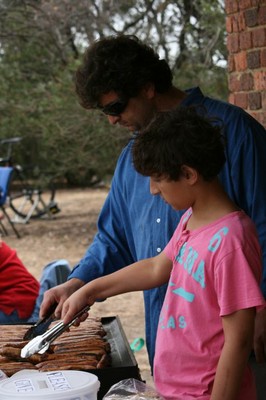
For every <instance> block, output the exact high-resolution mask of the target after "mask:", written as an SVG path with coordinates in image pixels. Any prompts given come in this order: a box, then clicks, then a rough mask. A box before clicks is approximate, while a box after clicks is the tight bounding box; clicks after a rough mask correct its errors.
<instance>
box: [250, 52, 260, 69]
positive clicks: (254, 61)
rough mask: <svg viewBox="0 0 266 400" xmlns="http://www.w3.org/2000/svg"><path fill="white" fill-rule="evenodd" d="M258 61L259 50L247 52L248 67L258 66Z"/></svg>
mask: <svg viewBox="0 0 266 400" xmlns="http://www.w3.org/2000/svg"><path fill="white" fill-rule="evenodd" d="M260 62H261V57H260V51H259V50H255V51H250V52H248V53H247V66H248V68H250V69H255V68H260Z"/></svg>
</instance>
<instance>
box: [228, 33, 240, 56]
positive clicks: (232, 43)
mask: <svg viewBox="0 0 266 400" xmlns="http://www.w3.org/2000/svg"><path fill="white" fill-rule="evenodd" d="M227 48H228V51H229V53H237V52H238V50H239V36H238V34H231V35H229V36H228V37H227Z"/></svg>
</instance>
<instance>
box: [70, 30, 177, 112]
mask: <svg viewBox="0 0 266 400" xmlns="http://www.w3.org/2000/svg"><path fill="white" fill-rule="evenodd" d="M172 79H173V76H172V72H171V70H170V67H169V66H168V64H167V63H166V61H165V60H160V59H159V56H158V54H156V53H155V52H154V51H153V49H152V48H151V47H149V46H147V45H146V44H144V43H142V42H141V41H140V40H139V39H138V38H137V37H135V36H131V35H119V36H109V37H106V38H103V39H100V40H98V41H96V42H94V43H93V44H92V45H91V46H90V47H89V48H88V49H87V51H86V52H85V54H84V58H83V63H82V65H81V66H80V67H79V68H78V70H77V71H76V79H75V85H76V93H77V94H78V96H79V100H80V103H81V105H82V106H83V107H85V108H88V109H89V108H94V107H97V105H98V103H99V99H100V96H101V95H103V94H105V93H108V92H110V91H115V92H116V93H117V94H118V95H119V96H121V97H128V98H129V97H134V96H136V95H137V94H138V93H139V92H140V90H141V89H142V88H143V86H144V85H145V84H147V83H153V84H154V85H155V88H156V90H157V92H159V93H163V92H165V91H167V90H168V89H169V88H170V87H171V86H172Z"/></svg>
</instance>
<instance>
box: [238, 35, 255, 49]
mask: <svg viewBox="0 0 266 400" xmlns="http://www.w3.org/2000/svg"><path fill="white" fill-rule="evenodd" d="M239 47H240V49H241V50H246V49H251V48H252V39H251V32H250V31H249V32H248V31H246V32H241V33H240V34H239Z"/></svg>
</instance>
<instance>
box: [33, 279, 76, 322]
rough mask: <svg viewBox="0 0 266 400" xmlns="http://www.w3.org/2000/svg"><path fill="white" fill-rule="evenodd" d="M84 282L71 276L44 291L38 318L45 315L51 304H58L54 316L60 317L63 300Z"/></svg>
mask: <svg viewBox="0 0 266 400" xmlns="http://www.w3.org/2000/svg"><path fill="white" fill-rule="evenodd" d="M83 285H84V282H83V281H81V280H80V279H77V278H73V279H70V280H69V281H67V282H65V283H62V284H61V285H58V286H55V287H53V288H51V289H49V290H47V291H46V292H45V293H44V296H43V302H42V304H41V307H40V318H44V317H46V316H47V313H48V310H49V309H50V308H51V306H52V305H53V304H55V303H56V304H58V305H57V307H56V309H55V312H54V314H55V317H56V318H58V319H59V318H60V317H61V312H62V307H63V304H64V302H65V301H66V300H67V299H68V298H69V297H70V296H71V295H72V293H74V292H75V291H76V290H78V289H79V288H81V287H82V286H83Z"/></svg>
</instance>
